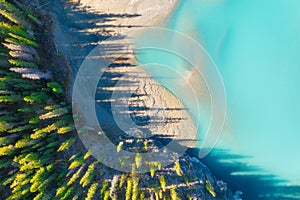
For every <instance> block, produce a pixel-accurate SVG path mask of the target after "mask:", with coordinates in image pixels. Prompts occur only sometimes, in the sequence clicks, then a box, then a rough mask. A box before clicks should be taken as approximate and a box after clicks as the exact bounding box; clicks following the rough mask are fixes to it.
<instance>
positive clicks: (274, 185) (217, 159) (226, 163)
mask: <svg viewBox="0 0 300 200" xmlns="http://www.w3.org/2000/svg"><path fill="white" fill-rule="evenodd" d="M187 153H188V154H190V155H191V156H195V157H197V156H198V154H199V149H197V148H194V149H189V150H188V152H187ZM246 158H249V157H246V156H242V155H233V154H230V153H228V151H226V150H221V149H214V150H213V151H212V152H211V153H210V154H209V155H208V156H207V157H205V158H203V159H201V161H202V162H203V163H204V164H205V165H206V166H207V167H208V168H209V169H210V170H211V171H212V172H213V174H214V175H215V176H217V177H218V178H221V179H222V180H224V181H226V182H227V183H228V184H229V186H230V188H231V189H232V190H241V191H242V192H243V195H242V197H243V199H246V200H248V199H249V200H253V199H262V200H275V199H278V200H292V199H294V200H295V199H300V186H286V185H287V181H286V180H282V179H279V178H278V177H276V175H273V174H270V173H266V171H264V170H263V169H261V168H258V167H255V166H249V165H247V164H245V163H243V162H242V161H243V159H246Z"/></svg>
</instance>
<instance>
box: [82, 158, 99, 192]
mask: <svg viewBox="0 0 300 200" xmlns="http://www.w3.org/2000/svg"><path fill="white" fill-rule="evenodd" d="M96 164H97V162H94V163H92V164H91V165H90V166H89V167H88V169H87V171H86V172H85V174H84V175H83V177H82V178H81V180H80V184H81V185H82V187H86V186H87V185H88V184H89V183H90V182H91V181H92V180H93V178H94V175H95V166H96Z"/></svg>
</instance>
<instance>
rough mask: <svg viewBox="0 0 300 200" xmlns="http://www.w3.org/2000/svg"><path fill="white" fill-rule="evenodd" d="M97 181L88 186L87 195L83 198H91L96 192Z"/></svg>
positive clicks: (87, 199) (86, 199)
mask: <svg viewBox="0 0 300 200" xmlns="http://www.w3.org/2000/svg"><path fill="white" fill-rule="evenodd" d="M98 185H99V184H98V183H97V182H95V183H93V184H92V185H91V187H90V188H89V190H88V192H87V196H86V198H85V200H92V199H93V198H94V196H95V194H96V191H97V189H98Z"/></svg>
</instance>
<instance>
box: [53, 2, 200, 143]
mask: <svg viewBox="0 0 300 200" xmlns="http://www.w3.org/2000/svg"><path fill="white" fill-rule="evenodd" d="M89 2H90V1H85V0H83V1H81V4H80V5H76V7H75V6H74V4H71V5H69V6H68V7H69V10H65V15H66V16H68V15H69V16H70V15H71V16H72V17H73V18H74V19H76V18H79V19H80V20H81V21H86V20H90V18H89V17H90V16H89V12H91V13H99V12H100V10H98V9H100V8H101V9H102V10H106V11H104V13H105V14H103V13H102V12H101V14H100V15H99V16H100V17H101V16H102V15H106V16H114V17H113V18H112V19H109V20H107V21H106V20H104V19H102V21H103V22H102V23H103V24H105V25H106V26H107V27H108V30H106V31H107V32H108V33H110V34H112V32H110V30H111V29H114V30H113V31H114V32H113V34H112V38H113V37H114V36H115V35H117V36H120V35H121V37H120V38H119V39H116V40H115V39H108V40H104V41H98V43H97V45H103V46H106V49H105V50H104V52H103V53H102V54H103V55H104V57H105V56H106V57H112V58H113V57H115V59H117V60H118V59H119V58H120V57H119V55H121V54H122V58H124V59H125V60H126V62H120V63H118V65H124V66H122V67H119V68H115V69H113V72H112V71H111V70H109V71H110V72H111V73H114V74H117V73H121V74H122V76H124V77H125V76H126V79H127V80H126V81H127V82H137V83H139V86H138V88H134V87H131V86H129V87H124V88H122V90H123V91H127V92H128V93H132V94H134V93H136V91H138V90H139V88H144V89H143V91H138V93H142V94H141V95H146V96H147V98H144V97H139V98H137V100H138V101H140V103H139V104H140V105H136V107H139V106H141V105H143V106H145V107H147V108H150V109H152V110H156V113H155V112H153V111H147V110H142V111H141V112H140V113H139V115H142V116H152V117H153V119H154V118H155V117H156V116H155V115H159V116H160V119H159V121H160V122H159V123H157V124H156V126H157V127H155V126H154V125H153V123H150V124H149V125H147V126H146V127H143V129H144V128H147V129H149V130H148V131H147V132H149V131H150V132H151V133H152V134H153V135H154V136H156V135H164V136H165V137H172V138H173V139H174V140H176V141H178V143H179V144H180V145H182V146H187V147H189V148H194V147H195V146H196V143H197V138H195V136H197V127H196V125H195V123H194V121H193V120H192V117H191V115H190V114H189V112H188V111H187V110H186V109H185V107H184V106H183V104H182V102H180V100H179V99H178V98H177V97H175V96H174V95H173V94H172V93H171V92H170V91H168V90H167V89H166V88H164V87H162V86H161V85H159V84H158V83H157V81H155V80H153V79H152V78H151V77H149V74H148V72H146V71H145V70H144V69H142V68H140V67H133V66H135V65H136V64H137V61H136V59H135V57H134V53H133V49H131V45H130V40H128V39H126V38H125V39H123V38H122V37H123V35H124V36H126V33H127V32H129V31H133V29H134V28H135V27H136V28H138V27H140V25H139V24H144V25H145V23H146V22H148V24H149V25H150V24H151V25H153V24H154V23H156V24H157V23H158V22H159V21H160V22H162V21H163V20H164V19H165V18H166V17H167V16H169V15H170V13H171V10H172V9H173V8H175V6H176V5H177V2H178V1H175V0H173V1H165V3H162V2H161V5H162V6H159V7H154V8H153V7H152V8H148V11H147V12H146V16H144V15H142V14H143V13H142V12H135V10H136V9H138V8H141V7H143V6H149V1H139V2H137V3H136V4H135V5H134V6H133V7H132V8H131V9H127V8H126V6H128V5H127V4H126V5H118V6H116V7H114V6H115V4H113V3H112V4H108V3H106V4H105V6H104V5H103V2H104V1H101V2H100V3H99V2H98V3H97V5H94V4H89V5H87V3H89ZM151 5H152V3H151ZM153 5H155V4H153ZM158 8H159V9H158ZM77 9H85V10H86V12H87V14H86V16H82V15H81V14H80V15H79V14H77V13H76V10H77ZM109 10H110V11H111V13H108V11H109ZM122 10H129V11H128V13H122ZM141 10H143V9H141ZM161 10H168V11H169V13H168V12H161ZM150 11H152V14H153V15H150V14H151V13H150ZM57 12H58V11H57ZM117 13H119V14H117ZM115 16H120V17H115ZM124 16H126V17H124ZM60 20H61V19H58V20H57V22H56V23H55V27H54V35H55V36H56V44H58V45H57V48H58V49H59V50H60V51H61V53H62V54H63V55H65V56H66V57H67V58H68V59H69V60H68V63H69V65H70V66H71V68H72V69H73V70H72V71H73V74H76V71H77V70H78V69H79V67H80V65H81V63H82V61H83V60H84V59H86V58H85V57H84V56H81V58H79V55H77V54H76V55H74V52H83V54H88V53H89V51H90V50H91V48H86V49H85V48H82V47H79V48H78V49H76V48H74V49H70V48H69V46H71V45H72V46H74V43H76V42H77V41H81V42H82V38H84V37H86V36H84V35H83V34H81V33H82V32H85V31H86V33H85V34H91V33H92V32H93V31H99V30H98V29H97V28H95V29H92V28H88V29H84V28H85V26H86V24H83V25H82V26H83V28H82V30H80V32H79V33H78V34H75V33H73V34H71V31H72V29H73V28H72V27H71V28H67V29H65V27H66V26H63V24H62V23H61V22H60ZM95 21H97V20H95ZM99 21H100V20H99ZM75 22H77V24H78V21H75ZM73 23H74V22H72V21H70V22H68V21H67V23H66V24H71V25H72V24H73ZM108 23H109V24H108ZM118 23H122V24H127V25H129V24H130V26H128V27H123V26H121V27H120V25H118V26H117V25H116V24H118ZM96 25H97V24H95V26H96ZM77 26H79V25H77ZM92 26H94V24H92V25H91V27H92ZM89 43H95V41H93V40H90V39H87V40H86V41H84V44H89ZM110 46H111V47H114V46H118V49H117V50H116V49H115V48H113V50H112V51H111V50H110V49H109V47H110ZM107 48H108V49H107ZM104 59H105V58H104ZM112 60H113V59H112ZM128 64H129V65H128ZM105 70H106V69H105ZM112 76H113V75H112ZM109 78H110V77H109ZM74 79H75V77H73V80H72V82H71V85H72V83H73V82H74ZM116 81H117V82H119V81H120V82H122V81H124V80H122V79H121V78H114V82H116ZM108 87H110V90H113V91H117V90H118V88H117V87H115V86H113V85H105V87H104V88H108ZM113 93H114V92H112V94H113ZM70 94H71V91H70ZM82 98H83V99H84V97H82ZM110 98H111V97H110ZM106 101H109V99H106ZM131 101H132V98H127V103H130V102H131ZM123 106H124V107H125V108H126V107H128V105H123ZM135 112H136V111H133V113H135ZM131 115H132V113H131ZM124 117H126V116H124ZM86 118H87V120H88V116H87V117H86ZM149 122H153V120H150V121H149ZM104 123H105V124H106V126H108V127H110V128H108V129H107V131H108V132H110V133H111V134H112V135H117V134H114V133H115V132H117V130H116V129H115V128H114V127H113V125H112V123H111V121H110V120H106V121H105V122H104ZM114 126H115V125H114ZM126 128H127V129H126ZM126 128H125V129H126V130H124V131H125V132H127V131H129V132H130V131H131V130H130V128H129V127H126ZM138 129H140V128H138ZM136 131H137V130H136Z"/></svg>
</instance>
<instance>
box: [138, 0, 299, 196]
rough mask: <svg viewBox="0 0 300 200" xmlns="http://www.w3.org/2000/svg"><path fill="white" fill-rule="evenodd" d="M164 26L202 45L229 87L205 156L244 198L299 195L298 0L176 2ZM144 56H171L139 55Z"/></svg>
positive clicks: (168, 59)
mask: <svg viewBox="0 0 300 200" xmlns="http://www.w3.org/2000/svg"><path fill="white" fill-rule="evenodd" d="M165 27H166V28H170V29H174V30H177V31H179V32H183V33H185V34H187V35H189V36H191V37H192V38H194V39H196V40H197V41H198V42H199V43H201V45H203V46H204V48H205V49H206V50H207V52H208V54H209V55H210V56H211V58H212V59H213V60H214V62H215V63H216V65H217V67H218V70H219V71H220V74H221V76H222V79H223V82H224V86H225V89H226V95H227V117H226V122H225V127H224V130H223V133H222V136H221V138H220V139H219V141H218V143H217V145H216V146H215V148H214V150H213V151H212V152H211V154H209V156H207V157H206V158H205V159H203V162H204V163H205V164H207V166H208V167H209V168H210V169H211V170H212V171H213V173H214V174H216V175H217V176H219V177H220V178H222V179H224V180H225V181H226V182H228V183H229V185H230V186H231V187H232V188H233V189H241V190H242V191H243V192H244V196H243V197H244V199H300V189H299V186H300V1H299V0H276V1H271V0H188V1H180V2H179V3H178V5H177V8H176V9H175V11H174V12H173V14H172V15H171V16H170V17H169V19H168V20H167V22H166V24H165ZM149 57H151V58H155V57H156V58H160V60H161V61H162V62H163V64H169V65H172V64H174V62H175V61H174V57H172V56H169V57H168V56H164V57H163V59H162V56H161V52H159V51H149V52H144V54H141V55H140V56H139V59H138V60H139V61H141V62H142V63H147V61H148V60H147V58H149ZM172 58H173V59H172ZM153 73H155V70H154V72H153ZM157 73H159V72H157ZM154 77H155V76H154ZM179 98H180V99H184V98H185V97H184V96H179ZM187 107H188V105H187ZM207 117H208V116H207ZM204 121H206V120H204ZM199 126H200V125H199ZM204 127H205V125H204Z"/></svg>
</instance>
